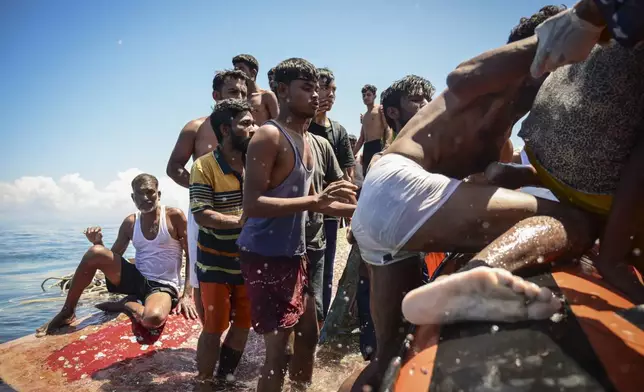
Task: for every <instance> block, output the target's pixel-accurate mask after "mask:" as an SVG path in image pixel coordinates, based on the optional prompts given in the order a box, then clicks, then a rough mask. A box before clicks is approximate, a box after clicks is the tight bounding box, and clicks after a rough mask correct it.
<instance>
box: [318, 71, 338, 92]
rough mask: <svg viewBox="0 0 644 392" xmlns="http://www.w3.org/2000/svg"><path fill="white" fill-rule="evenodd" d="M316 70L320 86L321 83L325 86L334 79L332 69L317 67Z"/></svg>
mask: <svg viewBox="0 0 644 392" xmlns="http://www.w3.org/2000/svg"><path fill="white" fill-rule="evenodd" d="M318 72H319V73H320V79H319V80H320V87H322V85H324V87H327V86H328V85H330V84H331V82H333V81H334V80H335V75H334V74H333V71H331V70H330V69H328V68H318Z"/></svg>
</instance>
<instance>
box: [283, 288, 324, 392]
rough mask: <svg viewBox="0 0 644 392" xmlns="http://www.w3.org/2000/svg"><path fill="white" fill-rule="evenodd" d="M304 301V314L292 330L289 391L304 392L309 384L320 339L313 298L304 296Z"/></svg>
mask: <svg viewBox="0 0 644 392" xmlns="http://www.w3.org/2000/svg"><path fill="white" fill-rule="evenodd" d="M305 301H306V303H305V305H304V306H305V310H304V314H302V317H300V320H299V321H298V323H297V324H296V325H295V328H294V331H295V343H294V344H293V346H294V347H293V357H292V359H291V363H290V366H289V377H290V379H291V381H292V382H293V386H292V388H291V389H294V390H297V389H300V390H304V389H306V388H307V387H308V385H309V384H310V383H311V380H312V379H313V364H314V362H315V349H316V346H317V342H318V340H319V338H320V330H319V329H318V320H317V313H316V308H315V298H313V297H312V296H310V295H306V296H305Z"/></svg>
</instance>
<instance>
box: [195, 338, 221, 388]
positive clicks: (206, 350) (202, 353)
mask: <svg viewBox="0 0 644 392" xmlns="http://www.w3.org/2000/svg"><path fill="white" fill-rule="evenodd" d="M220 349H221V334H220V333H208V332H206V331H201V335H199V341H198V342H197V372H198V373H197V379H198V380H203V381H205V380H210V379H211V378H212V376H213V373H214V372H215V366H216V365H217V361H218V360H219V352H220Z"/></svg>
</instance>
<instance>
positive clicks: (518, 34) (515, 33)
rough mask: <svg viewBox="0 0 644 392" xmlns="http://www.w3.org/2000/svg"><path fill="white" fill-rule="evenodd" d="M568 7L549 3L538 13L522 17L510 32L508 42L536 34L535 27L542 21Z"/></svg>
mask: <svg viewBox="0 0 644 392" xmlns="http://www.w3.org/2000/svg"><path fill="white" fill-rule="evenodd" d="M566 8H567V7H566V6H565V5H563V4H562V5H560V6H558V5H547V6H545V7H543V8H541V9H540V10H539V12H537V13H536V14H534V15H532V16H531V17H529V18H525V17H523V18H521V20H519V24H518V25H517V26H515V27H514V28H513V29H512V31H511V32H510V37H508V43H512V42H516V41H519V40H522V39H525V38H528V37H531V36H533V35H534V29H536V28H537V26H539V25H540V24H541V23H543V22H545V21H546V20H547V19H549V18H550V17H552V16H555V15H557V14H558V13H560V12H561V11H564V10H565V9H566Z"/></svg>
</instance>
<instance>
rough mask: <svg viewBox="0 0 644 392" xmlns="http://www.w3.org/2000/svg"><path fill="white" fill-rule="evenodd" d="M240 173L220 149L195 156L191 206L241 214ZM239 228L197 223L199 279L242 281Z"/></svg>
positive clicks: (204, 280)
mask: <svg viewBox="0 0 644 392" xmlns="http://www.w3.org/2000/svg"><path fill="white" fill-rule="evenodd" d="M242 184H243V178H242V175H241V174H239V173H237V172H236V171H234V170H233V169H232V168H231V167H230V165H229V164H228V163H227V162H226V160H225V159H224V156H223V155H222V154H221V153H220V151H219V149H216V150H215V151H213V152H212V153H210V154H207V155H204V156H202V157H200V158H198V159H197V160H196V161H195V163H194V165H193V166H192V171H191V173H190V209H191V210H192V213H193V214H197V213H198V212H200V211H204V210H212V211H216V212H219V213H221V214H225V215H235V216H241V214H242ZM240 232H241V228H240V229H229V230H223V229H215V228H211V227H204V226H201V225H200V226H199V235H198V239H197V261H196V263H195V264H196V267H195V268H196V269H197V278H198V279H199V282H209V283H227V284H243V283H244V280H243V278H242V275H241V269H240V266H239V248H238V247H237V238H238V237H239V233H240Z"/></svg>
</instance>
